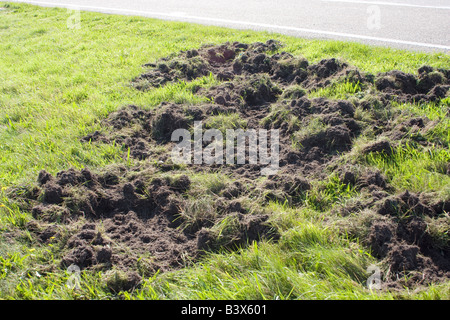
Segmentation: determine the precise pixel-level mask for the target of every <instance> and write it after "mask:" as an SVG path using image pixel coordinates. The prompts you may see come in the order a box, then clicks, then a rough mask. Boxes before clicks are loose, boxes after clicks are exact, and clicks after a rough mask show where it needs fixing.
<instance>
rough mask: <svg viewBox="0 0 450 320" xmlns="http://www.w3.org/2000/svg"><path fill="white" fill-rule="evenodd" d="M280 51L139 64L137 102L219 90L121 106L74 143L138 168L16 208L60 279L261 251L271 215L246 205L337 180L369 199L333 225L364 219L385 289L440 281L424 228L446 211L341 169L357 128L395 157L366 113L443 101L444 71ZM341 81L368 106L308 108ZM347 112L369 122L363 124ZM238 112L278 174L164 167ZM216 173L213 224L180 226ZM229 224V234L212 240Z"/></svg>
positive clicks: (75, 174) (203, 53) (299, 200)
mask: <svg viewBox="0 0 450 320" xmlns="http://www.w3.org/2000/svg"><path fill="white" fill-rule="evenodd" d="M281 48H282V45H281V44H280V43H278V42H276V41H268V42H266V43H253V44H244V43H238V42H235V43H225V44H223V45H218V46H205V47H201V48H199V49H197V50H189V51H184V52H180V53H179V54H174V55H171V56H169V57H166V58H163V59H160V60H158V61H156V62H155V63H149V64H147V65H145V67H146V68H148V71H146V72H145V73H143V74H142V75H140V76H138V77H136V78H135V79H133V80H132V84H133V85H134V86H135V88H136V89H137V90H144V91H145V90H151V89H152V88H155V87H158V86H164V85H166V84H168V83H175V82H178V81H192V80H194V79H196V78H199V77H204V76H209V75H210V74H212V75H213V76H214V77H216V78H217V79H219V80H220V81H221V83H220V84H219V85H217V86H214V87H209V88H200V89H196V90H195V92H194V93H195V94H198V95H202V96H204V97H207V98H209V99H210V101H211V102H209V103H204V104H201V105H196V106H190V105H182V104H174V103H167V102H165V103H162V104H161V105H160V106H158V107H156V108H153V109H151V110H147V109H143V108H139V107H137V106H133V105H130V106H125V107H123V108H121V109H120V110H118V111H116V112H113V113H111V114H110V115H109V116H108V117H107V118H106V119H104V120H103V124H104V128H105V129H104V130H102V131H96V132H93V133H92V134H90V135H88V136H86V137H82V138H81V140H82V141H83V142H91V143H98V144H101V143H113V142H115V143H116V144H119V145H122V146H123V148H124V157H131V158H134V159H136V160H141V162H139V164H138V165H137V166H136V167H125V166H123V167H122V166H112V167H108V168H103V169H99V170H97V171H95V172H93V171H90V170H89V169H83V170H74V169H68V170H65V171H61V172H59V173H58V174H57V175H56V176H52V175H50V174H49V173H48V172H46V171H41V172H40V174H39V177H38V178H37V183H36V186H34V187H33V188H32V189H30V190H29V191H28V192H27V193H26V197H25V198H26V199H25V200H26V201H23V202H22V203H26V205H24V208H26V209H28V210H30V211H31V212H32V214H33V217H34V220H33V221H32V222H30V224H29V230H31V231H32V233H33V234H34V235H35V236H36V240H37V241H38V242H42V243H47V242H49V241H57V242H58V241H59V243H60V244H61V246H62V252H64V253H63V254H62V256H61V261H60V267H61V268H67V267H68V266H70V265H72V264H76V265H78V266H79V267H80V268H82V269H84V268H93V269H101V270H103V269H106V270H109V269H111V268H119V269H121V270H124V271H126V272H136V270H139V273H140V274H141V275H150V274H153V273H154V272H156V271H157V270H161V271H167V270H173V269H176V268H181V267H183V266H186V265H188V264H189V263H193V262H195V261H197V260H198V258H200V257H201V255H202V253H203V252H205V251H217V250H224V249H225V250H233V249H235V248H237V247H242V246H245V245H247V244H248V243H251V242H252V241H259V240H261V239H272V241H276V240H277V239H278V238H279V236H280V235H279V234H278V232H277V231H276V230H275V229H274V228H273V227H271V225H270V223H269V222H268V221H269V220H270V214H267V213H266V212H258V210H254V208H252V207H251V206H249V205H248V204H247V203H246V202H245V201H242V199H248V198H252V199H257V201H260V202H259V203H260V205H261V206H263V204H264V203H266V202H267V201H270V200H279V201H282V202H283V201H286V200H287V201H288V203H289V204H290V205H293V206H300V205H302V204H303V200H304V199H305V194H306V192H308V191H309V190H310V189H311V181H312V180H313V179H326V178H327V177H328V176H329V175H330V174H331V173H337V174H338V176H339V177H340V180H341V182H342V183H344V184H347V185H353V186H356V187H357V190H360V191H361V190H363V191H365V192H369V193H371V194H372V195H373V197H372V198H371V199H370V201H363V202H361V203H359V204H357V205H356V206H354V207H352V208H343V209H342V212H341V213H340V214H342V215H346V214H349V213H350V212H354V211H355V210H363V209H368V210H372V211H373V212H374V217H375V218H374V219H372V220H371V223H370V224H369V227H368V232H367V233H366V234H365V236H364V237H363V242H364V243H365V245H367V246H368V248H370V249H371V250H372V251H373V254H374V255H375V256H376V257H378V258H379V259H380V260H383V261H384V262H385V263H386V265H388V266H389V268H388V272H387V273H386V274H385V278H386V281H387V283H388V284H389V286H394V285H396V284H398V283H400V282H401V281H403V280H399V279H404V278H405V277H403V276H405V275H409V276H411V275H412V276H411V277H410V278H409V280H408V281H409V282H408V284H409V285H410V284H411V283H412V285H417V284H423V283H430V282H432V281H439V280H442V279H446V278H448V277H449V276H450V274H449V272H450V264H449V261H450V248H449V247H448V244H445V245H444V246H443V247H442V245H441V246H440V245H438V244H437V243H436V241H435V240H433V239H434V238H433V237H432V236H431V235H430V232H429V228H428V226H429V224H430V221H437V219H442V217H444V216H445V215H446V214H448V212H449V211H450V208H449V202H448V201H447V202H439V203H433V202H432V201H431V200H430V199H428V198H427V195H426V194H412V193H409V192H407V191H405V192H404V193H402V194H393V188H392V187H391V186H390V185H389V183H388V182H387V180H386V178H385V177H384V176H383V175H382V174H381V173H380V172H379V171H376V170H372V169H367V168H366V169H364V168H363V169H361V168H359V167H356V166H352V165H348V164H345V163H342V161H340V159H342V156H343V155H346V154H348V153H349V152H351V150H352V148H353V146H354V141H355V140H356V139H357V138H358V137H359V136H360V135H361V134H363V132H367V130H372V131H373V132H375V133H376V134H377V136H378V137H380V138H379V139H377V140H376V141H375V142H371V143H369V144H368V145H367V146H365V147H364V148H363V149H362V150H361V151H360V153H361V155H362V156H364V155H367V154H370V153H378V154H384V155H385V156H387V157H389V156H391V155H392V153H393V150H395V148H396V147H397V144H398V143H399V140H400V139H404V138H405V137H406V135H405V134H404V133H403V132H402V131H401V128H400V127H399V126H398V125H396V126H394V125H392V124H391V121H387V120H383V119H379V118H378V117H377V114H376V113H375V112H376V110H379V109H380V106H381V108H385V109H389V108H390V103H391V101H398V102H413V101H416V102H439V101H440V100H441V99H443V98H445V97H447V96H448V92H449V91H448V90H449V88H450V82H449V75H450V72H449V70H442V69H434V68H432V67H428V66H425V67H422V68H420V69H419V70H418V74H417V75H412V74H406V73H403V72H401V71H389V72H386V73H380V74H377V75H371V74H365V73H363V72H361V71H359V70H358V69H357V68H355V67H352V66H349V65H348V64H347V63H345V62H343V61H340V60H339V59H325V60H322V61H319V62H318V63H316V64H310V63H309V62H308V61H307V60H306V59H304V58H301V57H295V56H293V55H291V54H289V53H287V52H280V51H281ZM339 82H351V83H358V84H359V85H360V86H361V87H362V88H364V90H365V91H364V92H365V93H367V95H363V96H362V97H360V98H354V99H352V100H348V101H347V100H330V99H326V98H312V99H310V98H308V93H310V92H312V91H313V90H316V89H318V88H326V87H328V86H331V85H332V84H334V83H339ZM368 92H370V94H369V93H368ZM357 109H359V110H364V111H366V112H368V113H369V114H371V115H372V116H370V117H361V116H359V115H358V114H357ZM234 114H237V115H238V119H240V120H242V121H244V123H245V124H244V125H243V126H244V128H245V129H260V128H265V129H280V162H279V165H280V170H279V171H278V173H277V174H275V175H272V176H269V177H267V178H266V179H260V178H261V175H260V172H261V171H260V170H261V168H262V167H263V166H261V165H257V164H256V165H253V164H252V165H250V164H243V165H212V166H206V165H194V164H193V165H186V166H180V165H177V164H174V163H172V162H171V157H170V151H171V149H172V147H173V145H174V142H172V141H171V134H172V132H173V131H174V130H176V129H180V128H184V129H189V130H192V128H193V122H194V121H200V120H201V121H202V122H203V123H204V124H208V123H211V121H212V120H213V119H215V118H214V117H216V116H218V115H222V116H224V115H225V116H230V115H234ZM394 116H396V115H394ZM408 121H409V122H408V123H403V124H402V125H403V126H409V127H411V126H415V128H416V130H417V132H421V130H425V129H426V124H427V123H429V122H430V121H429V119H426V118H413V117H411V118H410V119H409V120H408ZM377 130H378V131H377ZM215 172H220V173H224V174H226V175H228V176H229V177H230V179H231V180H232V181H233V182H230V183H226V185H225V186H224V187H223V188H222V189H221V190H219V191H218V192H217V193H216V194H215V195H214V196H215V197H216V200H217V201H216V202H215V204H214V205H213V208H214V210H216V211H218V212H220V214H219V215H216V216H213V218H211V219H203V220H202V219H198V220H197V221H196V222H195V223H194V224H190V223H188V222H189V221H187V218H186V216H185V215H183V212H185V210H186V203H187V200H186V199H187V194H188V193H189V190H190V189H191V188H192V187H193V186H192V182H191V180H192V176H193V175H198V174H202V173H215ZM447 174H448V172H447ZM17 197H19V196H16V198H17ZM19 198H22V200H23V198H24V196H23V195H22V196H21V197H19ZM447 217H448V216H447ZM225 222H227V226H228V228H227V229H226V230H227V231H226V232H225V231H223V230H221V229H220V228H219V227H220V226H221V225H223V224H224V223H225ZM67 230H69V231H67ZM68 234H69V235H70V236H67V235H68ZM55 239H56V240H55ZM142 257H146V259H142ZM128 278H129V279H131V280H130V281H129V282H127V283H128V285H129V287H130V288H132V287H134V286H136V285H137V284H138V283H139V281H138V280H139V279H138V278H139V276H136V274H135V273H130V274H129V277H128ZM136 279H138V280H136ZM130 283H131V284H130Z"/></svg>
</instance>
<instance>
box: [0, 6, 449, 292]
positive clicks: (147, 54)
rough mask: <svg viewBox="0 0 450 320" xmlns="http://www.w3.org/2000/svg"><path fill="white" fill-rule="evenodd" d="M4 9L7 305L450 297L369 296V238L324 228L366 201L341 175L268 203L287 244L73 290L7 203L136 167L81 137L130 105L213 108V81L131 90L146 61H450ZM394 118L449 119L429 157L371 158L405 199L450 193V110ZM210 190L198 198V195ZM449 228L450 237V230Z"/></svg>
mask: <svg viewBox="0 0 450 320" xmlns="http://www.w3.org/2000/svg"><path fill="white" fill-rule="evenodd" d="M0 8H4V9H3V10H0V39H1V41H0V56H1V59H0V187H1V190H0V230H1V235H0V298H3V299H115V298H121V299H400V298H401V299H405V298H406V299H449V298H450V282H446V283H442V284H437V285H431V286H428V287H423V288H421V289H420V290H414V291H410V290H407V289H405V290H402V291H392V292H391V291H376V290H374V291H372V290H368V289H367V287H366V279H367V277H368V276H369V274H368V273H367V272H366V270H367V267H368V266H369V265H371V264H377V263H378V262H377V260H376V259H375V258H374V257H373V256H372V255H371V253H370V251H369V250H368V249H367V248H366V247H364V246H363V245H361V244H360V243H359V242H358V241H357V240H355V239H352V238H351V237H349V236H345V235H342V234H339V233H336V232H334V229H333V226H332V225H330V224H329V223H325V220H327V215H329V214H330V215H331V209H332V208H333V207H334V206H336V205H339V204H340V203H342V202H344V201H346V200H348V199H353V198H356V197H360V196H361V195H360V194H355V192H354V190H351V189H348V188H345V187H343V186H341V185H340V184H339V181H336V180H335V179H333V178H330V180H329V181H320V182H316V183H315V184H314V186H313V189H312V191H311V193H310V194H309V195H308V199H306V200H305V203H306V205H305V206H301V207H289V206H286V205H283V204H277V203H270V204H269V205H268V206H267V207H266V208H265V209H266V210H269V211H270V212H271V213H272V218H271V221H272V223H273V224H274V225H275V226H276V227H277V228H278V230H279V231H280V233H281V239H280V241H278V242H276V243H273V242H270V241H267V242H259V243H253V244H252V245H250V246H249V247H247V248H244V249H241V250H239V251H237V252H231V253H227V252H223V253H211V254H209V255H207V256H206V257H204V258H203V259H202V261H201V262H197V263H195V264H189V263H188V265H187V267H186V268H183V269H181V270H177V271H173V272H166V273H156V274H154V275H152V276H150V277H144V281H143V284H142V285H141V286H140V287H139V289H136V290H134V291H132V292H127V291H123V292H114V291H113V290H110V288H111V285H110V284H111V281H114V280H111V278H110V277H109V274H108V272H106V273H105V272H103V271H93V270H85V271H82V273H81V283H80V289H79V290H71V289H68V288H67V286H66V283H67V281H68V279H70V276H71V274H70V273H69V272H67V271H66V270H62V269H60V268H58V259H60V254H61V250H60V247H59V246H58V245H56V244H55V245H53V244H52V243H49V244H48V245H45V246H44V245H42V244H40V243H37V242H36V241H35V240H34V239H33V237H32V236H31V234H30V232H29V231H28V230H27V228H26V227H25V226H26V224H27V222H29V221H30V220H31V214H30V213H29V212H24V211H22V210H20V209H19V208H18V207H17V206H16V205H15V204H14V203H13V202H11V201H10V199H8V197H7V195H6V194H7V190H8V188H11V187H15V186H18V185H30V184H32V183H34V182H35V181H36V177H37V175H38V173H39V171H40V170H42V169H45V170H47V171H48V172H50V173H52V174H56V173H57V172H58V171H60V170H64V169H67V168H70V167H72V168H77V169H81V168H85V167H89V168H92V169H95V168H102V167H104V166H106V165H110V164H115V163H122V164H127V161H129V159H127V158H124V157H123V156H122V154H123V152H122V151H123V150H122V149H121V146H119V145H93V144H92V145H91V144H86V143H82V142H81V141H80V137H82V136H85V135H87V134H89V133H91V132H93V131H95V130H100V129H101V124H100V121H101V120H102V119H104V118H105V117H106V116H107V115H108V114H109V113H110V112H112V111H115V110H118V109H119V108H121V107H122V106H125V105H128V104H135V105H138V106H141V107H143V108H152V107H154V106H157V105H159V104H160V103H161V102H163V101H170V102H179V103H191V104H198V103H201V102H204V101H205V99H204V98H202V97H199V96H197V95H194V94H193V92H192V87H190V86H192V85H197V86H211V85H213V84H214V83H216V81H217V80H216V79H214V78H208V77H205V78H202V79H199V80H196V81H195V82H194V83H193V84H192V83H190V84H186V83H179V84H173V85H168V86H165V87H162V88H156V89H153V90H149V91H146V92H142V91H138V90H136V89H135V88H133V87H132V85H131V84H130V80H131V79H132V78H134V77H136V76H138V75H139V74H141V73H142V72H143V71H144V68H143V67H142V65H143V64H145V63H148V62H153V61H155V60H156V59H158V58H161V57H164V56H167V55H169V54H171V53H176V52H178V51H180V50H187V49H192V48H198V47H200V46H201V45H202V44H205V43H211V44H219V43H224V42H226V41H230V42H234V41H240V42H245V43H251V42H256V41H261V42H265V41H266V40H268V39H277V40H280V41H281V42H283V43H284V44H285V47H284V48H283V50H286V51H288V52H290V53H292V54H294V55H302V56H304V57H305V58H306V59H308V60H309V61H310V62H311V63H313V62H317V61H319V60H321V59H324V58H329V57H338V58H340V59H343V60H344V61H346V62H348V63H349V64H351V65H354V66H356V67H358V68H359V69H360V70H362V71H366V72H370V73H373V74H376V73H378V72H384V71H388V70H392V69H398V70H402V71H404V72H411V73H415V72H416V70H417V69H418V68H419V67H421V66H422V65H425V64H426V65H430V66H433V67H439V68H448V66H450V56H449V55H446V54H443V53H437V54H425V53H418V52H407V51H401V50H393V49H386V48H375V47H369V46H365V45H361V44H355V43H345V42H337V41H319V40H305V39H297V38H293V37H287V36H282V35H277V34H269V33H259V32H253V31H237V30H231V29H224V28H218V27H206V26H199V25H193V24H187V23H177V22H166V21H160V20H154V19H148V18H141V17H129V16H116V15H105V14H98V13H90V12H81V16H80V17H81V21H80V28H79V29H78V28H75V29H71V28H68V21H69V20H70V15H71V14H73V12H68V11H67V10H65V9H57V8H53V9H52V8H38V7H35V6H31V5H26V4H12V3H9V4H8V3H1V2H0ZM357 91H358V88H356V87H354V86H351V85H350V86H349V85H345V84H344V85H341V86H339V85H337V86H336V87H329V88H327V90H322V91H316V92H314V93H313V94H312V95H311V96H327V97H330V98H335V99H339V98H343V97H347V96H348V95H354V94H356V93H357ZM396 110H408V111H410V112H412V113H414V114H417V115H421V116H423V115H424V116H427V117H428V118H430V119H431V120H440V121H441V122H440V125H439V126H437V127H436V128H435V129H434V130H433V131H432V132H430V136H427V137H425V139H428V140H429V141H436V148H435V149H433V150H431V151H429V152H423V150H422V147H421V146H405V147H404V148H402V149H398V150H396V153H395V155H394V156H393V157H392V158H390V159H386V158H384V157H381V156H379V157H377V156H373V157H370V158H368V159H364V160H361V161H366V162H365V163H366V164H367V165H370V166H374V167H377V168H379V169H380V170H381V171H382V172H383V173H384V174H386V176H387V177H388V178H389V181H390V182H391V184H392V185H393V186H394V187H395V189H396V190H398V191H402V190H405V189H409V190H413V191H430V192H437V193H439V194H440V196H441V197H444V198H446V197H450V187H449V186H450V178H449V176H448V175H445V174H437V173H436V172H438V171H439V170H438V169H436V170H430V169H429V168H439V167H442V166H443V165H445V164H446V163H448V161H449V159H450V153H449V143H450V136H449V128H450V126H449V124H450V123H449V117H448V113H446V112H443V111H442V109H441V108H440V107H439V106H437V105H434V104H426V105H414V104H399V105H398V106H396ZM362 116H364V115H362ZM215 120H217V122H223V121H230V122H233V121H234V122H235V121H238V120H239V119H225V120H224V119H221V118H220V117H217V119H215ZM363 143H364V141H361V144H363ZM350 156H351V155H350ZM198 180H199V185H202V186H204V188H205V190H207V191H208V190H209V191H210V190H214V188H216V187H217V186H216V185H214V183H215V181H216V180H214V179H211V177H202V176H198ZM218 180H221V178H219V179H218ZM216 183H220V181H219V182H217V181H216ZM219 188H220V186H219ZM203 191H204V190H203V189H201V188H200V189H199V190H197V192H198V194H197V196H199V195H201V194H202V192H203ZM195 196H196V194H195V191H194V192H193V194H192V197H195ZM318 199H320V201H319V200H318ZM439 232H442V234H447V238H448V229H447V230H441V231H439ZM446 232H447V233H446ZM443 237H444V239H443V241H448V239H447V238H445V236H443ZM48 266H51V268H49V267H48ZM43 270H45V272H43ZM115 281H117V274H116V280H115Z"/></svg>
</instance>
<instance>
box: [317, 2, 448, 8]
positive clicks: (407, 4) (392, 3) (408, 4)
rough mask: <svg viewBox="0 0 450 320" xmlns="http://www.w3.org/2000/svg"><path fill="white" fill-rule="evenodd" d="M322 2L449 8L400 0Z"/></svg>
mask: <svg viewBox="0 0 450 320" xmlns="http://www.w3.org/2000/svg"><path fill="white" fill-rule="evenodd" d="M322 1H323V2H345V3H356V4H374V5H380V6H396V7H411V8H427V9H443V10H450V7H445V6H427V5H422V4H412V3H401V2H384V1H362V0H361V1H360V0H322Z"/></svg>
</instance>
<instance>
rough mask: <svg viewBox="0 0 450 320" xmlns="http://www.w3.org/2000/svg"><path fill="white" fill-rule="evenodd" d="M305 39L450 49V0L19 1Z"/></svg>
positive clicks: (420, 48)
mask: <svg viewBox="0 0 450 320" xmlns="http://www.w3.org/2000/svg"><path fill="white" fill-rule="evenodd" d="M16 2H27V3H32V4H37V5H41V6H57V7H67V8H77V9H80V10H90V11H97V12H103V13H113V14H125V15H140V16H146V17H153V18H158V19H165V20H176V21H187V22H194V23H200V24H208V25H217V26H224V27H230V28H237V29H252V30H266V31H272V32H277V33H282V34H287V35H293V36H297V37H305V38H320V39H337V40H350V41H355V42H361V43H365V44H371V45H379V46H389V47H394V48H400V49H409V50H418V51H427V52H445V53H449V52H450V0H384V1H381V0H380V1H376V0H373V1H363V0H227V1H212V0H163V1H161V0H133V1H123V0H47V1H39V0H37V1H16Z"/></svg>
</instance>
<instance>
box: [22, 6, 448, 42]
mask: <svg viewBox="0 0 450 320" xmlns="http://www.w3.org/2000/svg"><path fill="white" fill-rule="evenodd" d="M18 2H25V3H30V4H37V5H39V4H40V5H44V6H55V7H64V8H77V9H79V10H90V11H100V12H104V13H118V14H133V15H137V16H147V17H164V18H167V19H171V20H174V19H175V18H176V20H187V21H189V20H190V21H192V20H195V21H203V22H209V23H225V24H234V25H239V26H247V27H258V28H262V29H265V30H267V29H272V30H286V31H295V32H303V33H313V34H319V35H324V36H335V37H343V38H351V39H360V40H370V41H378V42H386V43H396V44H404V45H410V46H418V47H426V48H436V49H443V50H450V46H446V45H440V44H432V43H423V42H415V41H406V40H397V39H390V38H381V37H372V36H365V35H358V34H352V33H343V32H333V31H323V30H316V29H306V28H298V27H290V26H278V25H274V24H267V23H258V22H247V21H238V20H228V19H220V18H208V17H198V16H190V15H183V16H179V15H174V14H170V13H163V12H152V11H141V10H131V9H120V8H107V7H95V6H77V5H72V4H63V3H53V2H39V1H18Z"/></svg>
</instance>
